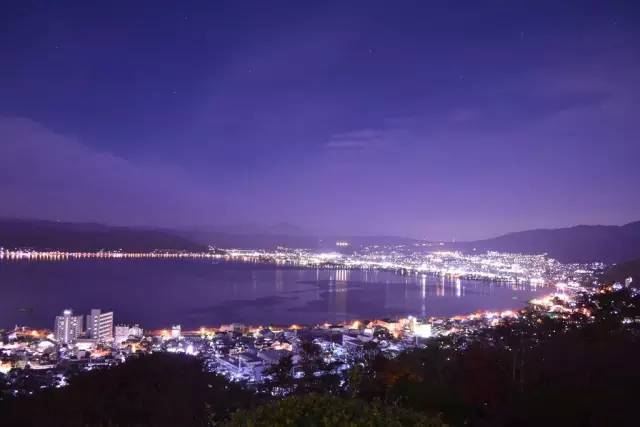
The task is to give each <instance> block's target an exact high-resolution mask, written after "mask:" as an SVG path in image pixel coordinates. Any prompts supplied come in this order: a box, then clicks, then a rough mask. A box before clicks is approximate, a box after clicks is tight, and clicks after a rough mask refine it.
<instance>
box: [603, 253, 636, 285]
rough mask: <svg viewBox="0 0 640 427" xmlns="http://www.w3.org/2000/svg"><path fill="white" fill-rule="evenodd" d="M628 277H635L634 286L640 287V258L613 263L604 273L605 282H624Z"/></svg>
mask: <svg viewBox="0 0 640 427" xmlns="http://www.w3.org/2000/svg"><path fill="white" fill-rule="evenodd" d="M627 277H631V278H632V279H633V282H632V284H633V286H635V287H640V258H637V259H633V260H631V261H627V262H621V263H620V264H616V265H612V266H611V267H609V268H608V269H607V270H605V272H604V273H603V275H602V282H604V283H615V282H620V283H623V282H624V280H625V279H626V278H627Z"/></svg>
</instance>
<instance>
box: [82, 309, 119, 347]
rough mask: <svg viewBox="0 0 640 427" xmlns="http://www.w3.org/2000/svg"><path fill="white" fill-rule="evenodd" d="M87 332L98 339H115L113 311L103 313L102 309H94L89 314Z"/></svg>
mask: <svg viewBox="0 0 640 427" xmlns="http://www.w3.org/2000/svg"><path fill="white" fill-rule="evenodd" d="M87 332H88V333H89V337H91V338H93V339H94V340H97V341H111V340H113V311H109V312H107V313H103V312H102V311H101V310H100V309H97V308H94V309H92V310H91V313H90V314H89V315H88V316H87Z"/></svg>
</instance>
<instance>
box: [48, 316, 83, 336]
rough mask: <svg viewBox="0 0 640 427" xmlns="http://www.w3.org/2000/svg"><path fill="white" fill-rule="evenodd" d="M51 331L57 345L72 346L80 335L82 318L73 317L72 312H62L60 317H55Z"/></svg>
mask: <svg viewBox="0 0 640 427" xmlns="http://www.w3.org/2000/svg"><path fill="white" fill-rule="evenodd" d="M53 331H54V336H55V339H56V341H58V342H59V343H61V344H73V343H74V342H75V341H76V340H77V339H78V337H79V336H80V335H81V334H82V316H74V315H73V311H71V310H69V309H67V310H64V311H63V312H62V316H56V322H55V325H54V327H53Z"/></svg>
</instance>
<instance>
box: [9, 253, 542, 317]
mask: <svg viewBox="0 0 640 427" xmlns="http://www.w3.org/2000/svg"><path fill="white" fill-rule="evenodd" d="M0 289H1V294H0V328H8V327H13V326H14V325H16V324H17V325H21V326H23V325H24V326H33V327H46V328H51V327H52V326H53V321H54V317H55V316H56V315H57V314H59V313H60V312H61V311H62V310H63V309H65V308H71V309H73V310H74V312H75V313H77V314H86V313H88V311H89V310H90V309H91V308H101V309H104V310H113V311H114V312H115V313H114V314H115V322H116V323H117V324H118V323H139V324H140V325H141V326H142V327H144V328H161V327H167V326H170V325H171V324H175V323H179V324H181V325H182V326H183V328H198V327H200V326H217V325H220V324H226V323H231V322H242V323H245V324H250V325H260V324H262V325H266V324H277V325H288V324H292V323H299V324H310V323H313V324H316V323H322V322H325V321H328V322H337V321H343V320H351V319H372V318H384V317H393V316H398V315H409V314H412V315H415V316H451V315H454V314H465V313H469V312H473V311H477V310H504V309H511V308H516V309H517V308H520V307H522V306H523V305H524V304H525V303H526V301H528V300H529V299H531V298H533V297H534V296H536V295H539V294H542V293H546V291H547V290H545V289H537V290H536V289H534V288H530V287H529V286H528V285H517V286H516V285H513V284H505V283H488V282H482V281H473V280H456V279H442V278H439V277H433V276H423V275H418V276H416V275H410V276H404V275H401V274H397V273H394V272H388V271H364V270H331V269H304V268H296V267H282V266H276V265H269V264H250V263H235V262H233V263H232V262H225V261H217V260H198V259H193V260H191V259H175V260H172V259H132V260H117V259H86V260H68V261H0Z"/></svg>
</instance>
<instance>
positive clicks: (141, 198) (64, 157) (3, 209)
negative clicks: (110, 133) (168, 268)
mask: <svg viewBox="0 0 640 427" xmlns="http://www.w3.org/2000/svg"><path fill="white" fill-rule="evenodd" d="M0 199H1V200H2V203H0V215H1V216H11V217H33V218H47V219H61V220H71V221H76V220H77V221H86V220H88V219H91V220H92V221H100V222H107V223H116V224H145V225H154V226H157V225H169V224H177V223H180V222H182V221H188V222H189V223H194V222H196V223H197V222H204V221H207V220H208V219H209V220H210V219H211V217H210V216H211V215H212V214H214V213H216V212H217V213H220V212H221V210H220V209H219V207H218V206H216V205H215V204H214V203H212V199H213V197H212V194H211V191H209V190H208V189H206V188H202V187H199V186H197V185H194V183H193V182H191V181H190V180H189V179H188V178H187V177H186V176H185V175H184V174H183V173H182V172H181V171H180V170H179V169H175V168H171V167H168V166H166V165H157V164H153V165H151V164H136V163H133V162H131V161H129V160H127V159H125V158H122V157H118V156H116V155H114V154H111V153H108V152H104V151H98V150H95V149H92V148H90V147H88V146H86V145H83V144H82V143H81V142H80V141H78V140H76V139H74V138H72V137H68V136H64V135H60V134H58V133H56V132H53V131H51V130H49V129H47V128H46V127H44V126H42V125H41V124H39V123H37V122H34V121H32V120H29V119H25V118H15V117H0Z"/></svg>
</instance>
